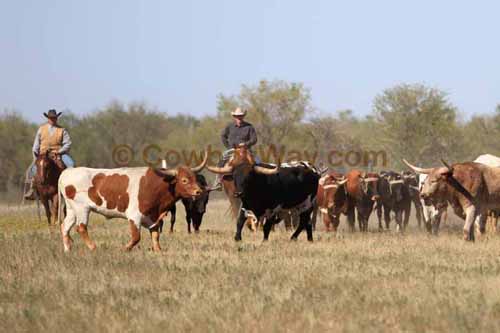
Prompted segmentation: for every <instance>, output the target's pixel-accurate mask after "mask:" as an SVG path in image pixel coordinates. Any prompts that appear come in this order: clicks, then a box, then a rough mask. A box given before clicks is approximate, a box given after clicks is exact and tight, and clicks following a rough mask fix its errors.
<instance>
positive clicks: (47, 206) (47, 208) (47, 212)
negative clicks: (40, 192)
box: [40, 197, 52, 226]
mask: <svg viewBox="0 0 500 333" xmlns="http://www.w3.org/2000/svg"><path fill="white" fill-rule="evenodd" d="M40 200H41V201H42V205H43V208H44V209H45V215H46V216H47V224H48V225H49V226H50V223H51V217H52V216H51V212H50V204H49V199H48V198H47V197H42V198H41V199H40Z"/></svg>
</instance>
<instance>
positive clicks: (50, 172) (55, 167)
mask: <svg viewBox="0 0 500 333" xmlns="http://www.w3.org/2000/svg"><path fill="white" fill-rule="evenodd" d="M35 165H36V175H35V180H36V181H37V182H38V183H39V184H41V185H46V184H47V183H48V181H49V179H50V178H52V177H54V176H56V177H57V176H58V174H59V173H61V171H62V168H61V166H60V158H59V157H58V156H56V154H54V153H50V152H44V153H42V154H38V155H36V161H35Z"/></svg>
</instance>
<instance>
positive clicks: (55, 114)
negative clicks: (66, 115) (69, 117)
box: [43, 109, 62, 118]
mask: <svg viewBox="0 0 500 333" xmlns="http://www.w3.org/2000/svg"><path fill="white" fill-rule="evenodd" d="M61 113H62V112H56V110H54V109H50V110H49V112H47V113H45V112H44V113H43V115H44V116H45V117H47V118H57V117H59V116H60V115H61Z"/></svg>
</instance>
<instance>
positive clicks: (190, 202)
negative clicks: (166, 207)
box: [170, 174, 210, 233]
mask: <svg viewBox="0 0 500 333" xmlns="http://www.w3.org/2000/svg"><path fill="white" fill-rule="evenodd" d="M196 182H197V183H198V185H199V186H200V188H201V189H202V191H203V192H202V193H201V194H200V195H199V196H198V197H196V198H195V199H193V198H189V199H185V198H183V199H182V204H183V205H184V208H185V209H186V222H187V227H188V232H189V233H191V223H193V227H194V232H196V233H197V232H199V231H200V225H201V222H202V220H203V215H204V214H205V211H206V208H207V203H208V197H209V194H210V191H209V190H208V183H207V180H206V179H205V177H204V176H203V175H201V174H197V175H196ZM176 211H177V209H176V207H175V205H174V206H173V207H172V209H171V210H170V214H171V217H170V232H173V231H174V224H175V219H176V216H175V215H176Z"/></svg>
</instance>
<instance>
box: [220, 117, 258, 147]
mask: <svg viewBox="0 0 500 333" xmlns="http://www.w3.org/2000/svg"><path fill="white" fill-rule="evenodd" d="M221 140H222V144H223V145H224V146H225V147H226V148H227V149H230V148H233V147H234V146H237V145H239V144H241V143H244V144H245V145H246V146H247V147H248V148H250V147H251V146H253V145H255V144H256V143H257V133H256V132H255V128H254V127H253V126H252V124H250V123H247V122H245V121H244V122H242V123H241V125H240V126H236V124H235V123H230V124H228V125H227V126H226V128H224V130H223V131H222V134H221Z"/></svg>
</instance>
